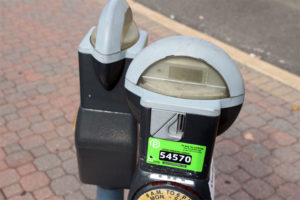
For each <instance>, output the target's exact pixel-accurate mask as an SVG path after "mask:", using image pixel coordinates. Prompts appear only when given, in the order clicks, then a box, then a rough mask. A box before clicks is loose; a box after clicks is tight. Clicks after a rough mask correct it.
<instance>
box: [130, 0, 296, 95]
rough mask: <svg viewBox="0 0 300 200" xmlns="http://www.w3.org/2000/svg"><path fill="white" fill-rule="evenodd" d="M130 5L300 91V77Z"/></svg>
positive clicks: (149, 16) (137, 4)
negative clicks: (207, 42) (203, 40)
mask: <svg viewBox="0 0 300 200" xmlns="http://www.w3.org/2000/svg"><path fill="white" fill-rule="evenodd" d="M128 3H129V4H130V7H131V8H132V10H133V11H134V12H137V13H139V14H141V15H144V16H146V17H148V18H149V19H151V20H153V21H155V22H156V23H159V24H161V25H163V26H164V27H166V28H168V29H170V30H172V31H174V32H176V33H179V34H181V35H188V36H194V37H198V38H202V39H205V40H208V41H210V42H212V43H214V44H216V45H218V46H219V47H221V48H222V49H224V50H225V51H226V52H227V53H228V54H229V55H230V56H231V57H232V58H233V59H234V60H235V61H236V62H239V63H241V64H243V65H245V66H247V67H249V68H251V69H253V70H255V71H258V72H260V73H262V74H264V75H267V76H269V77H271V78H273V79H275V80H277V81H280V82H281V83H283V84H285V85H287V86H290V87H292V88H295V89H297V90H298V91H300V77H299V76H297V75H295V74H292V73H290V72H288V71H286V70H283V69H280V68H279V67H277V66H275V65H272V64H270V63H267V62H265V61H262V60H260V59H258V58H253V57H251V56H250V55H249V54H248V53H246V52H243V51H241V50H239V49H237V48H235V47H233V46H230V45H228V44H226V43H224V42H221V41H219V40H217V39H215V38H213V37H210V36H208V35H206V34H204V33H202V32H200V31H198V30H195V29H193V28H190V27H188V26H186V25H184V24H181V23H179V22H176V21H174V20H172V19H169V18H168V17H166V16H164V15H162V14H160V13H158V12H155V11H153V10H151V9H149V8H147V7H145V6H143V5H141V4H139V3H137V2H134V1H133V0H128Z"/></svg>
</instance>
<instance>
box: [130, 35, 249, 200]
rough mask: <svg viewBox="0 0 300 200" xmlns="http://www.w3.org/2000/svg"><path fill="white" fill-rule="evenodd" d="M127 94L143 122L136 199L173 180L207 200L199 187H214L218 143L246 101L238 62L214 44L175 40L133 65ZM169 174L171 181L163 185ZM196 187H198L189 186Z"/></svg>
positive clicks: (158, 45) (145, 53) (153, 49)
mask: <svg viewBox="0 0 300 200" xmlns="http://www.w3.org/2000/svg"><path fill="white" fill-rule="evenodd" d="M125 89H126V92H127V97H128V103H129V107H130V108H131V110H132V112H133V114H134V116H135V117H136V118H137V120H138V121H139V122H140V140H139V142H140V144H139V147H140V150H139V152H140V154H139V158H138V161H139V162H138V167H137V170H136V175H135V178H134V180H133V181H135V183H133V184H132V186H134V188H132V190H131V197H134V195H136V194H140V192H139V189H138V187H139V186H140V187H142V186H143V187H144V186H145V185H147V184H150V183H151V184H153V183H154V182H157V183H163V182H162V181H167V182H168V183H176V184H179V185H181V186H182V187H181V189H182V188H185V187H190V189H191V191H194V192H195V194H198V195H199V198H200V197H201V198H200V199H207V198H206V197H205V196H207V194H204V193H205V192H204V193H203V191H199V190H198V189H197V188H198V187H200V185H202V186H201V187H202V188H203V184H204V185H206V186H207V184H208V183H207V180H208V179H209V174H210V172H209V171H210V166H211V160H212V153H213V148H214V143H215V138H216V136H217V135H219V134H221V133H223V132H224V131H225V130H226V129H227V128H229V127H230V126H231V124H232V123H233V122H234V120H235V119H236V118H237V116H238V113H239V111H240V109H241V107H242V104H243V102H244V94H245V91H244V82H243V79H242V75H241V73H240V71H239V69H238V68H237V66H236V65H235V63H234V62H233V61H232V59H231V58H230V57H229V56H228V55H227V54H226V53H225V52H224V51H223V50H222V49H220V48H219V47H217V46H215V45H213V44H212V43H210V42H207V41H204V40H201V39H198V38H194V37H186V36H174V37H169V38H166V39H162V40H160V41H157V42H155V43H153V44H151V45H150V46H148V47H146V48H145V49H144V50H143V51H142V52H141V53H140V54H139V55H138V56H137V57H136V58H135V59H134V60H133V61H132V63H131V64H130V66H129V68H128V71H127V73H126V78H125ZM153 174H159V176H154V175H153ZM163 175H166V177H169V178H167V179H170V180H166V178H161V179H162V180H160V178H159V177H163ZM145 177H148V178H145ZM151 177H152V178H151ZM153 177H156V178H153ZM172 177H173V178H172ZM176 177H177V178H176ZM178 177H180V179H178ZM141 180H143V181H141ZM183 180H187V181H186V182H185V181H183ZM191 182H192V183H193V184H192V185H194V186H191V185H188V184H187V183H191ZM138 185H139V186H138ZM155 185H156V187H157V184H155ZM162 187H164V186H162ZM166 187H167V188H169V186H166ZM134 191H136V194H135V192H134ZM201 193H202V194H201ZM193 195H194V194H193ZM196 196H197V195H196ZM134 199H138V198H137V197H135V198H134ZM192 199H193V198H192ZM196 199H197V198H196Z"/></svg>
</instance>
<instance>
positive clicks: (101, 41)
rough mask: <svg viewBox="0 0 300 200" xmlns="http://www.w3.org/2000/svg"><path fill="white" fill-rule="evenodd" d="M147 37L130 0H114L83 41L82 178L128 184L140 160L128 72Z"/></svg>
mask: <svg viewBox="0 0 300 200" xmlns="http://www.w3.org/2000/svg"><path fill="white" fill-rule="evenodd" d="M146 43H147V33H146V32H144V31H139V30H138V29H137V26H136V24H135V22H134V21H133V18H132V12H131V9H130V7H129V6H128V4H127V2H126V0H110V1H109V2H108V3H107V4H106V5H105V7H104V8H103V10H102V13H101V16H100V18H99V22H98V25H97V26H96V27H92V28H91V29H90V31H89V32H88V33H87V34H86V36H85V37H84V39H83V40H82V42H81V43H80V45H79V52H78V54H79V72H80V95H81V99H80V100H81V104H80V107H79V111H78V115H77V120H76V127H75V142H76V149H77V158H78V166H79V175H80V179H81V181H82V182H84V183H87V184H94V185H98V186H101V187H102V188H112V189H115V188H128V187H129V185H130V182H131V177H132V173H133V171H134V168H135V166H136V145H137V144H136V143H137V136H136V135H137V130H136V129H137V128H136V127H137V125H136V120H135V119H134V117H133V116H132V114H131V112H130V109H129V107H128V105H127V102H126V95H125V89H124V77H125V73H126V71H127V68H128V65H129V63H130V62H131V60H132V59H133V58H134V57H135V56H136V55H137V54H138V53H139V52H140V51H141V50H142V49H143V48H144V46H145V45H146Z"/></svg>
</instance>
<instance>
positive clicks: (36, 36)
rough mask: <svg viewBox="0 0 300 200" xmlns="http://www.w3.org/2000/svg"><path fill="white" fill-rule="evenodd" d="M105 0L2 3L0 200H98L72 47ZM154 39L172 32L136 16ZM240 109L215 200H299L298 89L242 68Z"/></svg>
mask: <svg viewBox="0 0 300 200" xmlns="http://www.w3.org/2000/svg"><path fill="white" fill-rule="evenodd" d="M104 3H105V1H103V0H99V1H93V0H47V1H38V0H9V1H8V0H6V1H5V0H0V13H1V17H0V200H2V199H11V200H12V199H14V200H15V199H95V195H96V194H95V187H94V186H89V185H85V184H81V183H80V181H79V179H78V170H77V166H76V154H75V148H74V135H73V131H72V122H73V119H74V116H75V112H76V110H77V107H78V105H79V82H78V62H77V46H78V44H79V42H80V41H81V39H82V38H83V36H84V35H85V33H86V32H87V31H88V30H89V28H90V27H91V26H92V25H95V23H96V22H97V20H98V16H99V13H100V11H101V8H102V6H103V4H104ZM135 19H136V21H137V23H138V25H139V27H140V28H142V29H144V30H146V31H148V32H149V35H150V42H153V41H155V40H158V39H159V38H162V37H166V36H169V35H175V34H177V33H175V32H172V31H170V30H168V29H166V28H164V27H162V26H161V25H159V24H158V23H156V22H154V21H151V20H150V19H148V18H146V17H144V16H142V15H140V14H136V15H135ZM240 68H241V71H242V73H243V76H244V79H245V81H246V92H247V93H246V102H245V106H244V108H243V110H242V112H241V114H240V116H239V118H238V120H237V121H236V123H235V124H234V125H233V127H232V128H230V130H228V131H227V133H225V134H224V135H223V136H222V137H219V138H218V139H217V141H218V142H217V145H216V149H215V153H214V155H215V160H216V164H217V165H216V168H217V177H216V189H217V191H216V197H217V198H216V199H220V200H222V199H232V200H236V199H239V200H240V199H243V200H246V199H267V200H271V199H273V200H275V199H288V200H296V199H299V195H300V193H299V192H300V170H299V169H300V141H299V137H300V126H299V124H298V123H299V119H300V112H299V110H297V109H294V110H293V109H292V107H293V106H297V105H298V106H299V102H300V94H299V91H296V90H293V89H292V88H289V87H288V86H284V85H282V84H281V83H279V82H276V81H274V80H273V79H272V78H270V77H266V76H264V75H262V74H259V73H257V72H255V71H253V70H251V69H249V68H246V67H244V66H242V65H240Z"/></svg>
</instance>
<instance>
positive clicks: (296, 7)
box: [136, 0, 300, 75]
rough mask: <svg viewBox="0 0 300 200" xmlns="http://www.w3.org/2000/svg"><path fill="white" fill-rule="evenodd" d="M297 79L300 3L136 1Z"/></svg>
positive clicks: (286, 0)
mask: <svg viewBox="0 0 300 200" xmlns="http://www.w3.org/2000/svg"><path fill="white" fill-rule="evenodd" d="M136 1H137V2H139V3H142V4H144V5H145V6H147V7H149V8H151V9H154V10H156V11H158V12H160V13H162V14H164V15H166V16H168V17H170V18H172V19H175V20H176V21H179V22H181V23H183V24H186V25H188V26H191V27H193V28H195V29H198V30H200V31H201V32H204V33H206V34H208V35H210V36H213V37H215V38H217V39H219V40H221V41H224V42H226V43H228V44H230V45H233V46H235V47H237V48H239V49H241V50H243V51H246V52H248V53H249V54H251V55H253V56H256V57H260V58H261V59H262V60H265V61H267V62H270V63H272V64H274V65H277V66H279V67H280V68H283V69H285V70H287V71H290V72H292V73H294V74H297V75H300V65H299V61H300V60H299V56H300V1H299V0H209V1H208V0H185V1H183V0H136Z"/></svg>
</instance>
